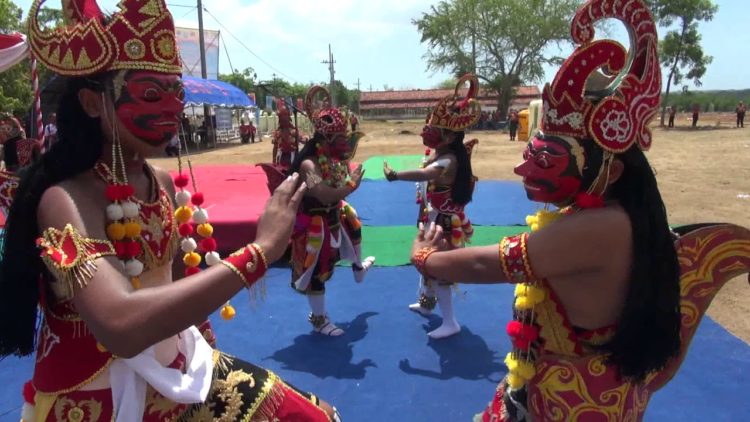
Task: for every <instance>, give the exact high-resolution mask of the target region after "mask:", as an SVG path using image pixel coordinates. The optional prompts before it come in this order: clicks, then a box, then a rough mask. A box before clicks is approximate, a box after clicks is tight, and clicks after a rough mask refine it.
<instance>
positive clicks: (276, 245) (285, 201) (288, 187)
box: [255, 173, 307, 265]
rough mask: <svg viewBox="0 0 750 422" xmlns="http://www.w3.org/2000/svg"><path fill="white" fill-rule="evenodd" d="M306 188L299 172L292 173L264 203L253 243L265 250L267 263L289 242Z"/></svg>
mask: <svg viewBox="0 0 750 422" xmlns="http://www.w3.org/2000/svg"><path fill="white" fill-rule="evenodd" d="M306 190H307V185H306V184H305V183H304V182H302V183H299V174H297V173H294V174H293V175H291V176H289V177H288V178H287V179H286V180H285V181H284V182H282V183H281V185H279V187H278V188H276V190H275V191H274V193H273V196H271V198H270V199H269V200H268V202H267V203H266V208H265V210H264V211H263V215H261V216H260V220H259V222H258V234H257V236H256V237H255V243H257V244H258V245H259V246H260V247H261V248H262V249H263V252H265V254H266V258H267V259H268V264H269V265H270V264H271V263H272V262H274V261H276V260H277V259H279V258H281V255H283V254H284V251H285V250H286V248H287V246H288V244H289V238H290V237H291V235H292V229H293V228H294V221H295V220H296V218H297V208H299V204H300V202H301V201H302V197H303V196H304V195H305V191H306Z"/></svg>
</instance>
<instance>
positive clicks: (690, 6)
mask: <svg viewBox="0 0 750 422" xmlns="http://www.w3.org/2000/svg"><path fill="white" fill-rule="evenodd" d="M650 3H651V7H652V10H653V12H654V16H655V17H656V19H657V21H658V23H659V26H661V27H663V28H672V29H671V30H669V31H668V32H667V33H666V34H665V35H664V38H663V39H662V40H661V41H660V42H659V50H660V51H659V56H660V60H661V64H662V66H664V67H666V68H667V69H668V73H667V89H666V91H665V94H664V103H665V104H668V103H669V91H670V88H671V87H672V83H674V84H679V83H680V82H681V81H682V80H683V78H686V79H689V80H692V81H693V84H694V85H695V86H698V87H699V86H701V81H700V78H702V77H703V75H705V74H706V70H707V69H708V65H709V64H711V61H713V57H711V56H708V55H706V54H704V53H703V48H702V47H701V34H700V32H698V23H699V22H709V21H711V20H712V19H713V17H714V15H715V14H716V12H717V10H718V6H716V5H715V4H713V2H712V1H711V0H651V1H650ZM674 25H676V27H675V26H674ZM664 114H665V109H662V112H661V125H662V126H664Z"/></svg>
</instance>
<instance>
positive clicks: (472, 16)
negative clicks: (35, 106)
mask: <svg viewBox="0 0 750 422" xmlns="http://www.w3.org/2000/svg"><path fill="white" fill-rule="evenodd" d="M579 4H580V1H578V0H527V1H517V0H443V1H441V2H440V3H438V4H437V5H436V6H431V8H430V11H429V12H427V13H423V14H422V17H421V18H419V19H415V20H413V21H412V23H413V24H414V25H415V26H416V27H417V29H418V30H419V32H420V33H421V35H422V42H423V43H426V44H427V45H428V46H429V50H428V52H427V53H426V55H425V58H426V59H427V68H428V69H433V70H441V69H448V70H450V72H451V73H453V74H454V75H455V76H461V75H462V74H464V73H466V72H473V73H475V74H476V75H477V77H478V78H479V79H480V80H482V81H483V82H484V84H485V86H486V87H488V88H489V89H491V90H493V91H496V92H497V93H498V96H499V101H498V110H499V111H500V113H501V115H503V116H504V115H505V113H506V112H507V110H508V106H509V105H510V101H511V99H512V97H513V90H514V89H515V87H517V86H518V85H520V84H521V83H522V82H538V81H541V80H542V78H543V77H544V65H546V64H552V65H557V64H559V63H560V62H561V58H559V57H555V56H552V55H549V54H548V53H547V52H546V47H548V46H550V45H551V44H553V43H561V42H564V41H567V40H568V39H569V36H570V35H569V34H570V32H569V29H570V20H571V19H572V17H573V14H574V13H575V11H576V9H577V8H578V5H579Z"/></svg>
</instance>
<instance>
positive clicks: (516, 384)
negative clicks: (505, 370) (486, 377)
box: [507, 373, 526, 390]
mask: <svg viewBox="0 0 750 422" xmlns="http://www.w3.org/2000/svg"><path fill="white" fill-rule="evenodd" d="M507 379H508V385H509V386H510V388H512V389H514V390H517V389H519V388H521V387H523V386H524V385H525V384H526V382H525V381H524V379H523V378H521V377H519V376H518V375H516V374H512V373H511V374H508V378H507Z"/></svg>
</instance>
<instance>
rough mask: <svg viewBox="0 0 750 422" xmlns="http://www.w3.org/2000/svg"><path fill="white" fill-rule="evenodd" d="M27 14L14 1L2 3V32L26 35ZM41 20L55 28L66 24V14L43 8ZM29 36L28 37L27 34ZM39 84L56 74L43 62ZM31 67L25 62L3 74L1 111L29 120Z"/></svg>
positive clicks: (0, 97)
mask: <svg viewBox="0 0 750 422" xmlns="http://www.w3.org/2000/svg"><path fill="white" fill-rule="evenodd" d="M22 16H23V11H22V10H21V8H19V7H18V6H16V4H15V3H13V2H12V1H10V0H0V32H2V33H11V32H22V33H26V32H27V30H26V28H27V26H26V24H25V22H24V21H23V20H21V19H22ZM39 21H40V22H42V23H44V24H45V25H51V26H55V25H58V24H60V23H61V22H62V11H60V10H59V9H49V8H46V7H45V8H42V9H41V10H40V11H39ZM27 35H28V34H27ZM38 71H39V85H40V86H44V84H45V83H46V82H47V81H48V80H49V79H50V78H51V77H52V73H51V72H50V71H49V70H47V68H46V67H44V66H43V65H42V64H41V63H39V64H38ZM31 88H32V87H31V65H30V64H29V60H28V59H27V60H24V61H22V62H21V63H19V64H18V65H16V66H14V67H13V68H11V69H8V70H6V71H5V72H3V73H1V74H0V110H1V111H6V112H9V113H13V114H14V115H16V116H18V117H22V118H23V117H25V116H26V114H27V113H28V112H29V108H30V106H31V104H32V100H33V95H34V93H33V92H32V89H31Z"/></svg>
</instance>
